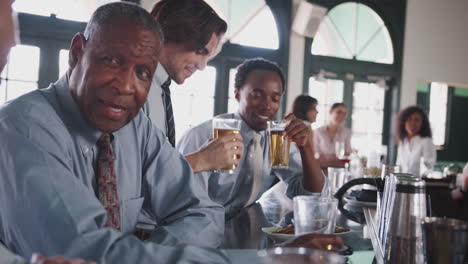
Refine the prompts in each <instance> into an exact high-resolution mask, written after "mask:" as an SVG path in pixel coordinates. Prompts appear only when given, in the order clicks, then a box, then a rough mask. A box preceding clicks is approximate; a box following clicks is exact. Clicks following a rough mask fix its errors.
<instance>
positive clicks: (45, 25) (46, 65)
mask: <svg viewBox="0 0 468 264" xmlns="http://www.w3.org/2000/svg"><path fill="white" fill-rule="evenodd" d="M123 1H127V2H133V3H136V4H140V1H139V0H123ZM265 3H266V4H267V6H268V7H269V8H270V10H271V12H272V14H273V17H274V19H275V22H276V25H277V30H278V38H279V48H278V49H277V50H271V49H263V48H255V47H249V46H242V45H239V44H233V43H230V42H227V43H225V44H224V46H223V49H222V50H221V52H220V53H219V54H218V55H217V56H216V57H215V58H214V59H213V60H212V61H210V62H209V63H208V65H210V66H214V67H215V68H216V82H215V95H214V96H215V104H214V111H213V113H214V115H219V114H222V113H225V112H226V111H227V104H228V88H229V70H230V69H231V68H235V67H236V66H237V65H239V64H240V63H241V62H242V61H243V60H245V59H248V58H252V57H263V58H266V59H269V60H272V61H275V62H277V63H278V64H279V65H280V66H281V67H282V69H283V71H284V73H285V78H286V80H285V81H286V83H287V70H288V61H289V35H290V25H291V9H292V2H291V0H287V1H284V0H265ZM18 20H19V24H20V28H21V32H20V39H21V43H22V44H25V45H32V46H37V47H39V49H40V54H41V56H40V61H39V79H38V87H39V89H41V88H45V87H48V85H49V84H50V83H53V82H55V81H56V80H57V79H58V77H60V76H58V75H59V56H60V50H61V49H69V46H70V42H71V40H72V38H73V36H74V35H75V34H76V33H77V32H83V31H84V29H85V27H86V23H84V22H78V21H70V20H64V19H59V18H57V17H55V16H54V15H51V16H49V17H45V16H39V15H34V14H28V13H19V15H18ZM53 62H55V63H53ZM286 96H287V91H286V92H285V94H284V95H283V102H282V107H281V108H280V111H279V112H278V115H279V116H281V115H283V113H284V109H285V108H286Z"/></svg>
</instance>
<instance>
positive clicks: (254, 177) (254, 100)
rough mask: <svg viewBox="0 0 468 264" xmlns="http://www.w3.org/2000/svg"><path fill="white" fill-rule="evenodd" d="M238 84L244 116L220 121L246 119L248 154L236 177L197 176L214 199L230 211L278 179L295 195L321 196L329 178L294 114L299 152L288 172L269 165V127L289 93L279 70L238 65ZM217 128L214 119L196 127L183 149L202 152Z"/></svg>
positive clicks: (290, 131)
mask: <svg viewBox="0 0 468 264" xmlns="http://www.w3.org/2000/svg"><path fill="white" fill-rule="evenodd" d="M234 86H235V98H236V100H237V101H238V102H239V109H238V112H237V113H229V114H222V115H219V116H218V117H220V118H233V119H239V120H241V121H242V122H241V130H240V133H241V135H242V138H243V143H244V153H243V155H242V156H241V157H242V158H241V160H240V165H239V167H238V169H236V170H235V171H234V174H229V173H227V172H214V171H207V172H201V173H197V174H195V179H196V180H197V181H199V182H200V183H201V185H202V186H203V188H204V189H206V190H207V191H208V193H209V196H210V198H211V199H212V200H213V201H215V202H217V203H219V204H222V205H224V206H225V208H226V211H227V213H230V212H232V211H235V210H237V209H239V208H243V207H246V206H248V205H250V204H252V203H254V202H255V201H256V200H257V199H258V198H259V197H260V196H261V195H262V194H263V192H265V191H266V190H267V189H268V188H269V187H270V186H271V184H272V182H273V181H274V179H275V178H276V177H279V178H280V179H281V180H282V181H284V182H285V183H286V184H288V189H287V194H288V196H289V197H292V196H294V195H297V194H308V193H310V192H320V191H321V190H322V188H323V186H324V181H325V178H324V176H323V174H322V172H321V170H320V167H319V164H318V161H317V160H316V159H315V158H314V152H313V140H312V129H311V128H310V126H307V125H305V124H304V123H303V122H302V121H300V120H299V119H296V118H295V117H294V115H288V116H287V117H286V118H285V120H286V121H290V124H289V125H288V126H287V127H286V135H287V137H288V138H289V140H290V141H292V142H295V143H296V145H297V149H298V152H299V153H298V152H296V153H292V154H291V155H292V156H291V158H290V161H289V169H287V170H286V169H277V170H272V168H271V165H270V162H269V158H268V151H269V148H268V142H267V138H266V133H265V129H266V128H267V121H268V120H273V119H274V118H275V116H276V114H277V112H278V109H279V107H280V104H281V97H282V95H283V93H284V90H285V87H284V76H283V73H282V71H281V69H280V68H279V66H278V65H277V64H276V63H273V62H270V61H267V60H264V59H261V58H256V59H250V60H246V61H244V62H243V63H242V64H241V65H240V66H239V67H238V71H237V74H236V76H235V85H234ZM212 130H213V126H212V120H208V121H206V122H204V123H202V124H200V125H198V126H196V127H194V128H192V129H190V130H189V131H187V132H186V133H185V135H184V136H182V138H181V139H180V141H179V143H178V144H177V149H178V150H179V151H180V152H181V153H182V154H184V155H186V154H189V153H191V152H193V151H196V150H197V149H199V148H200V147H201V146H203V145H204V144H206V143H207V142H209V140H210V139H211V137H212ZM256 155H259V156H258V157H256Z"/></svg>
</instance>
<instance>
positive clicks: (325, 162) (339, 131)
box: [314, 103, 351, 168]
mask: <svg viewBox="0 0 468 264" xmlns="http://www.w3.org/2000/svg"><path fill="white" fill-rule="evenodd" d="M329 114H330V117H329V118H330V119H329V121H328V123H327V124H326V125H324V126H321V127H319V128H317V129H315V130H314V144H315V146H316V151H317V153H318V156H319V157H320V166H321V167H322V168H327V167H337V168H342V167H344V162H343V161H341V160H339V159H338V158H337V154H336V150H335V146H336V143H337V142H341V143H343V144H344V148H345V156H348V155H350V154H351V130H350V129H349V128H347V127H345V126H344V123H345V121H346V115H347V114H348V107H347V106H346V105H345V104H343V103H334V104H333V105H332V106H331V107H330V111H329Z"/></svg>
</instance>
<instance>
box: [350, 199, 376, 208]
mask: <svg viewBox="0 0 468 264" xmlns="http://www.w3.org/2000/svg"><path fill="white" fill-rule="evenodd" d="M344 200H345V202H346V203H347V204H349V205H351V206H357V207H371V208H375V207H376V206H377V203H374V202H363V201H357V200H354V199H349V198H348V197H344Z"/></svg>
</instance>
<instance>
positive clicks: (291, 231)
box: [272, 224, 294, 234]
mask: <svg viewBox="0 0 468 264" xmlns="http://www.w3.org/2000/svg"><path fill="white" fill-rule="evenodd" d="M272 233H275V234H294V225H293V224H290V225H287V226H283V227H280V228H278V229H276V231H273V232H272Z"/></svg>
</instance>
